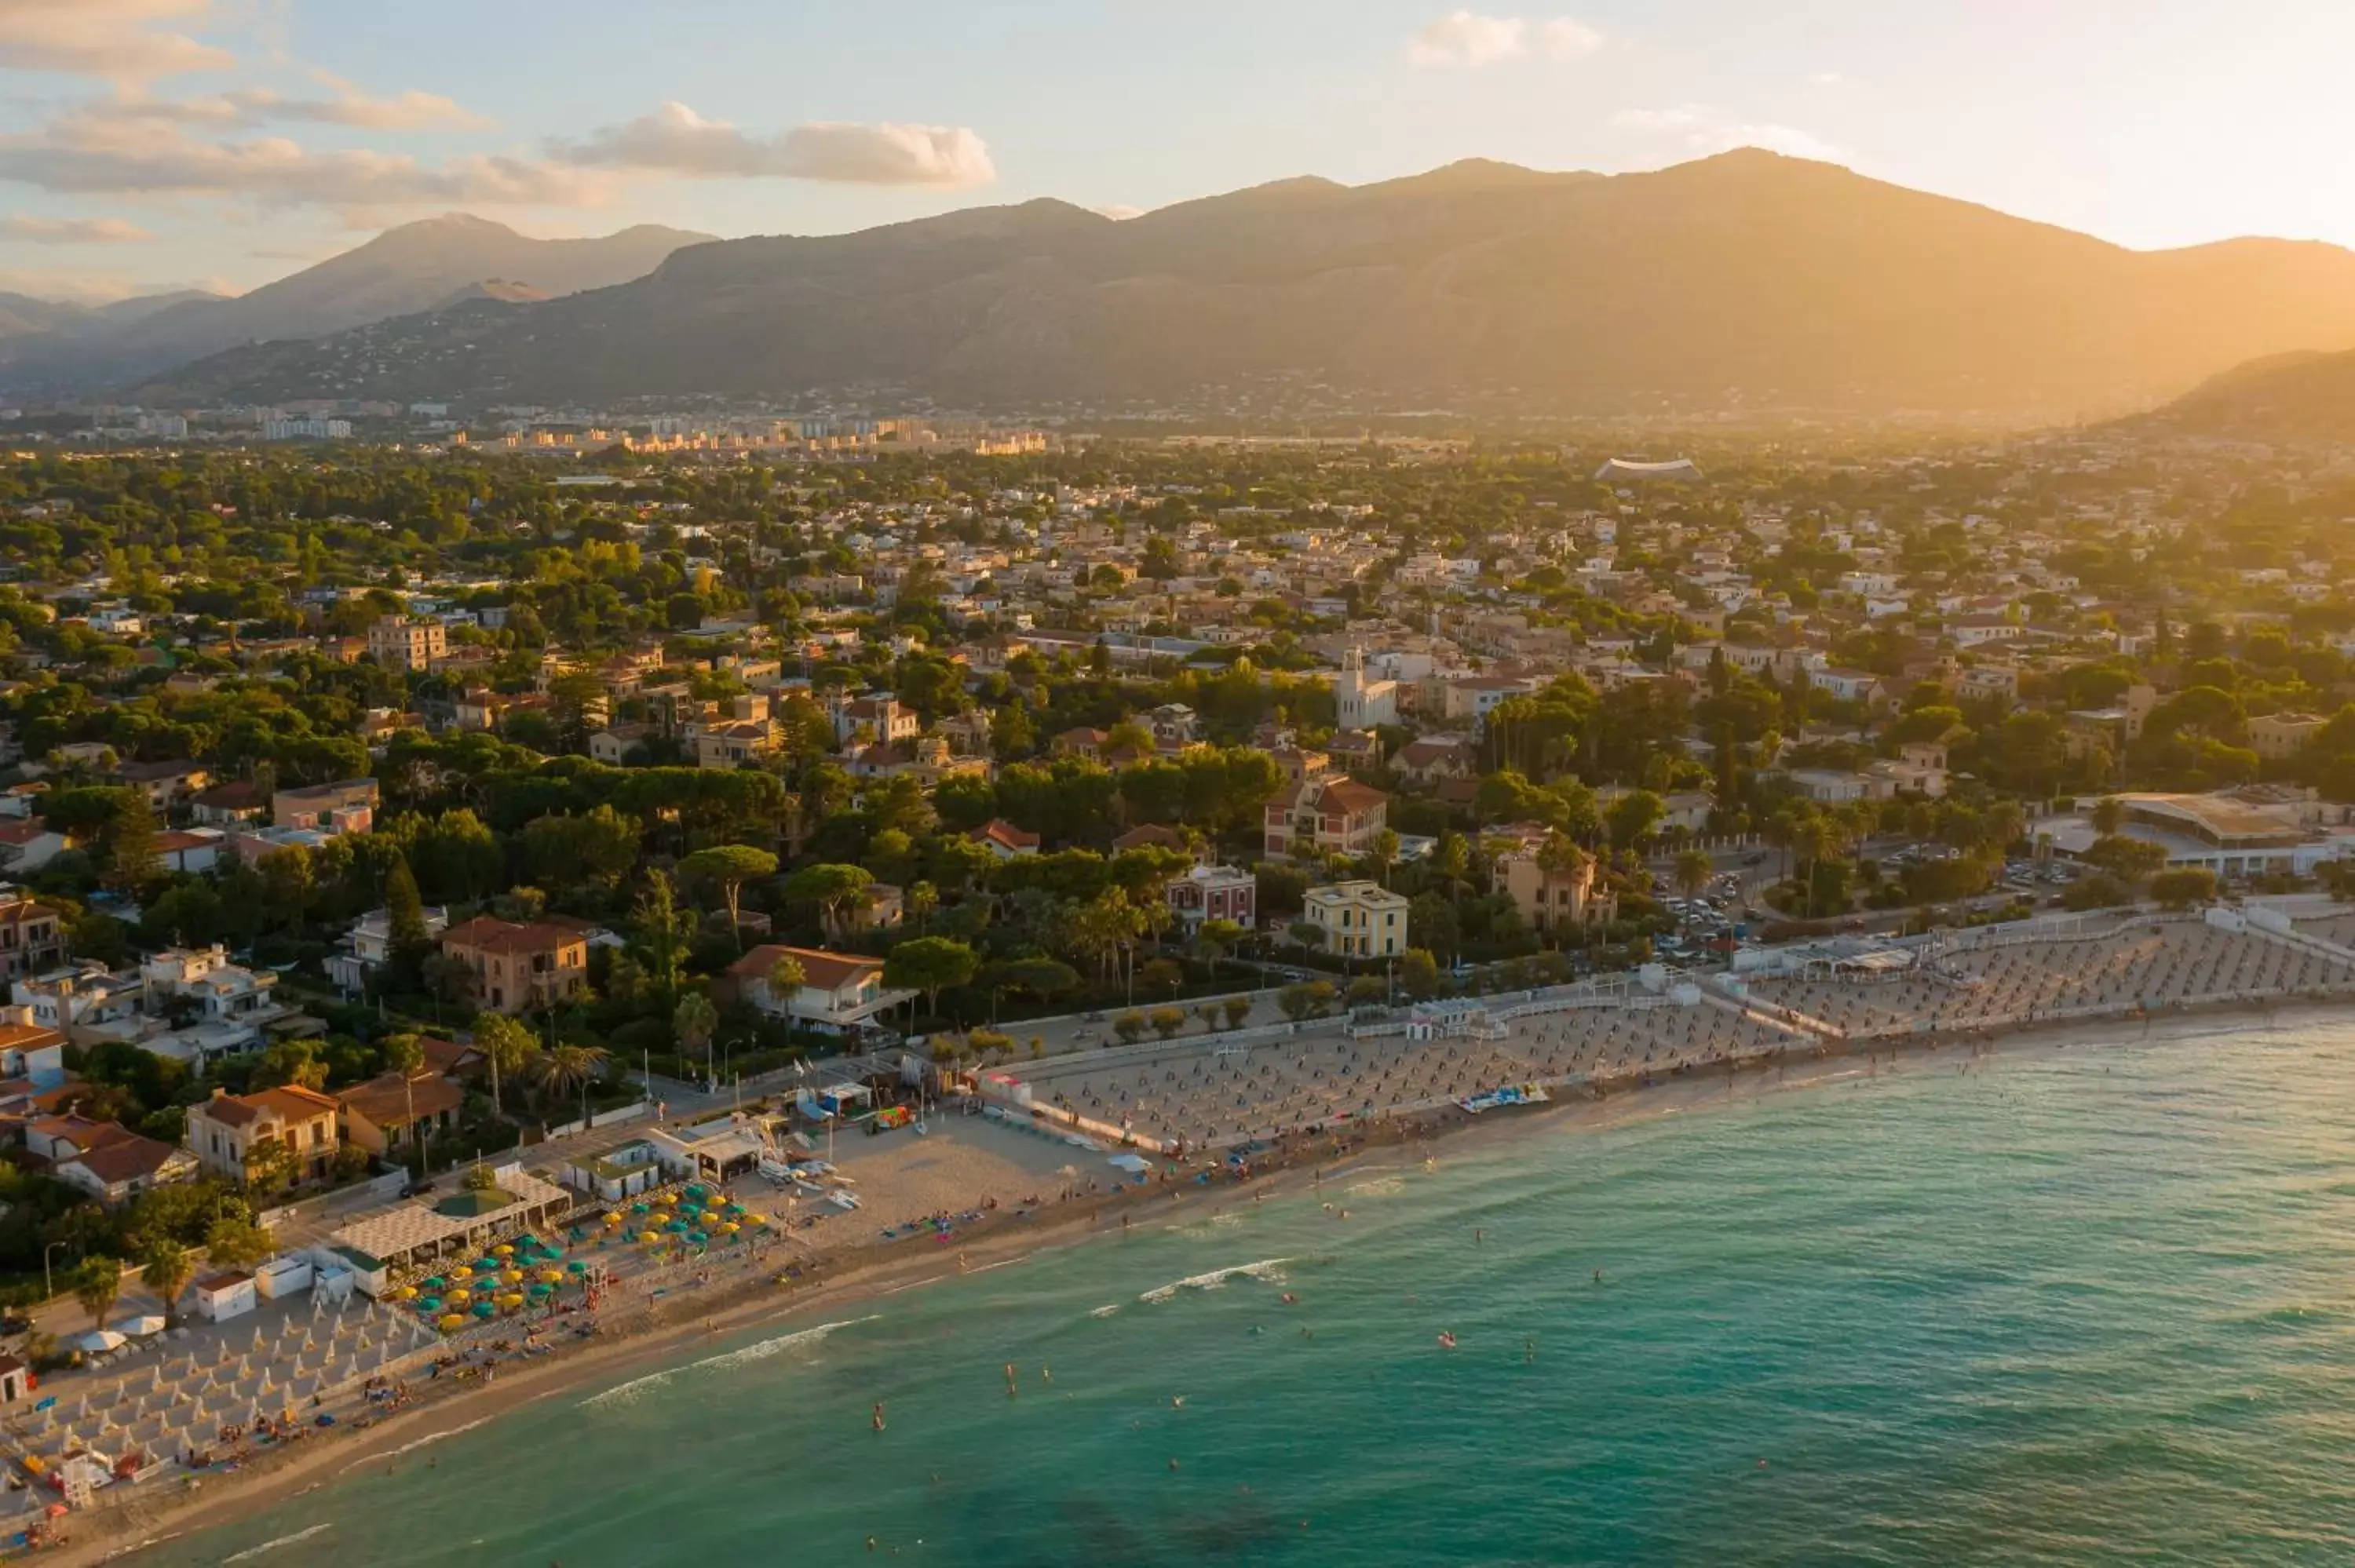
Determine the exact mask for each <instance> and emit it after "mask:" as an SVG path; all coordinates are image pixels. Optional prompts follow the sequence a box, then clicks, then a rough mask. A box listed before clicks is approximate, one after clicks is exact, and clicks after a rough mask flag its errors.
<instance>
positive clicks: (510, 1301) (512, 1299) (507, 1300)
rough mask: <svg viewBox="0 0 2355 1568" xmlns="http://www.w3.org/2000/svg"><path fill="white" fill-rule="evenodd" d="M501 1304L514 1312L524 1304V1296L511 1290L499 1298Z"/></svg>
mask: <svg viewBox="0 0 2355 1568" xmlns="http://www.w3.org/2000/svg"><path fill="white" fill-rule="evenodd" d="M499 1305H500V1306H502V1307H504V1308H506V1309H507V1310H508V1311H510V1312H512V1311H514V1310H515V1309H516V1308H518V1307H520V1306H522V1305H523V1298H522V1297H520V1296H517V1295H516V1294H515V1293H514V1292H512V1291H510V1292H508V1293H507V1294H506V1295H505V1296H502V1297H500V1298H499Z"/></svg>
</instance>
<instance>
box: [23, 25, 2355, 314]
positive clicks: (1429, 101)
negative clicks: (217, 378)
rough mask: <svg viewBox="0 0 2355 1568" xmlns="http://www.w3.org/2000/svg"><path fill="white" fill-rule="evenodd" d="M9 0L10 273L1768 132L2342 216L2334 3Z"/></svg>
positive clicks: (2353, 142)
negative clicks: (482, 225) (489, 223)
mask: <svg viewBox="0 0 2355 1568" xmlns="http://www.w3.org/2000/svg"><path fill="white" fill-rule="evenodd" d="M1564 4H1565V5H1567V8H1561V7H1558V6H1557V5H1554V4H1552V3H1550V0H1549V3H1547V4H1542V5H1537V6H1535V7H1531V6H1527V5H1519V4H1517V3H1515V0H1483V3H1482V4H1479V5H1473V6H1470V7H1468V8H1457V7H1455V6H1454V5H1450V4H1447V3H1446V0H1188V3H1187V4H1185V5H1165V4H1156V3H1153V0H890V3H887V4H882V5H877V4H872V3H867V0H653V3H651V4H649V3H648V0H629V3H626V4H625V3H623V0H564V3H563V4H556V3H554V0H496V4H493V3H487V0H398V3H396V4H384V5H368V4H362V3H360V0H0V289H8V290H14V291H20V292H26V293H33V294H37V295H42V296H46V297H72V298H83V299H92V300H98V299H107V298H119V297H122V296H123V295H125V294H129V293H135V292H144V291H155V290H159V289H166V288H180V287H207V288H212V289H215V290H219V291H239V290H243V289H247V288H251V287H253V286H255V285H256V284H259V283H262V282H267V281H270V280H272V279H273V278H276V277H281V276H283V275H285V274H286V273H288V272H292V271H294V270H299V269H301V268H302V267H304V266H306V265H309V264H310V263H312V262H314V261H316V260H323V259H325V257H327V256H330V255H333V254H335V253H336V252H338V251H340V250H345V249H350V248H351V247H352V246H354V245H356V244H358V243H360V242H362V241H364V240H365V239H366V238H368V237H369V236H370V235H371V234H373V233H375V232H377V231H378V230H380V229H382V228H386V227H389V226H390V225H392V224H396V223H400V222H405V221H409V220H410V219H414V218H418V217H431V216H433V215H435V214H438V213H442V212H450V211H465V212H473V213H477V214H480V215H482V216H484V217H493V218H496V219H498V220H500V221H502V222H506V223H508V224H511V225H512V226H514V227H515V228H518V229H521V230H523V231H524V232H526V233H529V234H538V235H579V234H602V233H608V232H611V231H612V230H613V229H616V228H623V227H626V226H628V225H630V224H634V223H664V224H670V225H673V226H676V227H678V228H692V229H699V230H702V231H704V232H707V233H713V234H719V235H726V236H736V235H743V234H780V233H804V234H806V233H821V232H831V231H838V230H843V229H849V228H865V227H868V226H869V225H873V224H879V223H890V222H896V221H900V220H903V219H906V218H911V217H922V216H924V215H926V214H930V213H935V212H941V211H946V210H949V209H951V208H954V207H968V206H975V205H981V204H994V203H1000V202H1015V201H1025V200H1028V199H1031V198H1033V197H1037V196H1059V197H1061V198H1063V199H1065V200H1069V201H1072V202H1077V203H1079V204H1081V205H1082V206H1086V207H1095V208H1097V209H1099V210H1103V211H1106V212H1112V213H1115V214H1118V213H1121V212H1125V211H1132V210H1148V209H1150V208H1153V207H1160V206H1164V205H1166V204H1167V203H1170V202H1174V201H1182V200H1185V199H1188V198H1189V197H1193V196H1207V195H1210V194H1213V193H1216V192H1219V191H1224V190H1232V189H1237V188H1240V187H1242V186H1246V185H1256V184H1259V183H1262V182H1264V181H1268V180H1275V179H1283V178H1288V177H1291V176H1294V175H1306V174H1315V175H1325V176H1327V177H1329V178H1333V179H1337V180H1342V181H1346V182H1348V183H1352V184H1355V183H1359V182H1363V181H1369V180H1377V179H1386V178H1391V177H1394V176H1397V175H1406V174H1412V173H1416V172H1419V171H1421V170H1423V169H1428V168H1433V167H1436V166H1438V165H1440V164H1446V163H1450V162H1453V161H1455V160H1456V159H1458V158H1465V157H1487V158H1497V159H1503V160H1507V161H1509V162H1513V163H1519V164H1528V165H1529V166H1532V167H1536V168H1545V169H1594V170H1600V171H1603V172H1605V173H1622V172H1627V171H1633V170H1640V169H1647V168H1657V167H1661V166H1663V165H1666V164H1673V163H1678V162H1682V161H1684V160H1687V159H1689V158H1693V157H1699V156H1703V155H1706V154H1710V153H1715V152H1721V151H1723V150H1726V149H1728V148H1731V147H1734V146H1742V145H1757V146H1764V147H1768V148H1771V149H1774V150H1775V151H1778V152H1784V153H1789V154H1796V155H1800V156H1806V157H1817V158H1824V159H1828V160H1831V161H1833V162H1837V163H1840V164H1847V165H1848V166H1849V167H1851V168H1854V169H1856V170H1857V171H1859V173H1862V174H1866V175H1872V176H1874V177H1876V178H1880V179H1886V180H1891V181H1894V182H1896V183H1899V184H1902V185H1913V186H1917V187H1920V188H1923V189H1926V190H1932V191H1936V192H1939V193H1941V194H1944V195H1948V196H1957V197H1962V198H1965V199H1967V200H1972V201H1977V202H1983V203H1986V204H1987V205H1989V206H1992V207H2000V208H2002V209H2004V210H2006V211H2009V212H2014V213H2018V214H2020V215H2022V216H2024V217H2034V218H2038V219H2041V220H2044V221H2047V222H2051V223H2057V224H2062V225H2064V226H2066V227H2069V228H2077V229H2082V230H2084V231H2086V232H2089V233H2093V234H2096V235H2099V236H2101V237H2103V238H2107V239H2111V240H2114V241H2116V242H2117V243H2120V244H2124V245H2129V246H2135V247H2137V248H2158V247H2166V246H2176V245H2186V244H2196V243H2200V242H2203V241H2208V240H2213V239H2222V238H2232V237H2234V236H2240V235H2248V234H2266V235H2277V236H2283V237H2286V238H2317V239H2327V240H2331V241H2334V242H2337V243H2340V244H2348V245H2355V180H2350V179H2349V178H2347V177H2346V176H2345V175H2344V172H2343V167H2342V164H2343V150H2344V149H2346V148H2348V147H2350V146H2355V92H2350V91H2348V90H2347V89H2346V86H2345V81H2344V76H2345V62H2346V61H2348V60H2349V59H2350V58H2355V3H2350V0H2235V3H2233V4H2231V5H2222V4H2219V3H2217V0H1564Z"/></svg>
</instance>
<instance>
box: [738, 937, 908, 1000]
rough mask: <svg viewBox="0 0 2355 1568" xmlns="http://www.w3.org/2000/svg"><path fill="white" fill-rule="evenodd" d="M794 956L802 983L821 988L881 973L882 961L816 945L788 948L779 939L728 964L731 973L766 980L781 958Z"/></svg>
mask: <svg viewBox="0 0 2355 1568" xmlns="http://www.w3.org/2000/svg"><path fill="white" fill-rule="evenodd" d="M788 957H790V958H793V959H798V960H799V961H800V963H801V966H802V983H803V984H805V985H808V986H814V987H815V988H816V989H817V990H819V991H838V990H840V989H841V988H842V987H843V986H845V985H847V984H848V983H849V982H850V981H852V980H857V979H858V978H859V977H860V976H862V975H866V974H869V973H876V974H879V973H881V972H882V969H883V960H882V959H869V958H862V957H860V956H859V955H858V954H856V953H828V952H824V951H821V950H820V949H818V948H789V947H786V946H784V945H783V943H780V942H770V943H764V944H763V945H762V946H760V947H757V948H753V949H752V950H751V952H749V953H747V954H745V955H744V956H743V957H742V958H741V959H737V960H736V961H735V962H734V963H732V964H730V965H729V966H728V972H729V973H730V975H733V976H734V977H735V978H736V979H738V980H767V979H768V978H769V971H770V970H771V969H775V968H776V967H777V960H778V959H782V958H788Z"/></svg>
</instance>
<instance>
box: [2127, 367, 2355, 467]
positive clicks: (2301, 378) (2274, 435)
mask: <svg viewBox="0 0 2355 1568" xmlns="http://www.w3.org/2000/svg"><path fill="white" fill-rule="evenodd" d="M2140 423H2142V424H2143V425H2145V426H2147V428H2149V429H2160V430H2168V431H2172V432H2174V433H2177V434H2181V435H2189V436H2220V437H2227V438H2230V439H2232V440H2248V441H2267V442H2282V443H2294V444H2307V443H2324V444H2332V445H2345V444H2355V353H2346V354H2286V355H2275V356H2274V357H2272V358H2269V359H2261V360H2256V361H2254V362H2252V363H2250V364H2247V365H2242V366H2234V367H2233V368H2232V369H2231V370H2228V371H2226V372H2225V373H2224V374H2222V376H2214V377H2212V378H2211V379H2210V380H2208V381H2206V382H2203V383H2201V384H2200V386H2199V387H2195V388H2193V389H2192V390H2191V391H2190V392H2188V393H2186V394H2185V395H2184V396H2183V397H2179V398H2177V399H2176V400H2175V401H2174V402H2172V403H2170V404H2169V405H2168V406H2167V407H2166V408H2161V409H2158V411H2157V412H2155V413H2153V414H2151V415H2150V416H2149V417H2148V418H2147V419H2145V420H2142V421H2140Z"/></svg>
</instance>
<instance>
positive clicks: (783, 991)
mask: <svg viewBox="0 0 2355 1568" xmlns="http://www.w3.org/2000/svg"><path fill="white" fill-rule="evenodd" d="M916 885H917V886H918V887H922V886H923V885H924V884H922V883H921V882H920V883H918V884H916ZM767 981H768V987H769V1000H770V1001H773V1002H775V1003H776V1004H777V1006H778V1008H779V1009H780V1010H783V1009H788V1008H790V1007H791V1005H792V1003H793V1000H794V993H795V992H797V991H800V990H801V989H802V987H803V986H804V985H805V984H807V983H808V981H809V974H808V971H806V970H805V969H803V968H802V961H801V960H800V959H797V958H795V957H794V956H793V955H792V954H791V953H783V954H780V955H779V956H778V959H777V961H776V962H775V963H773V964H771V965H770V966H769V973H768V976H767Z"/></svg>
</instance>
